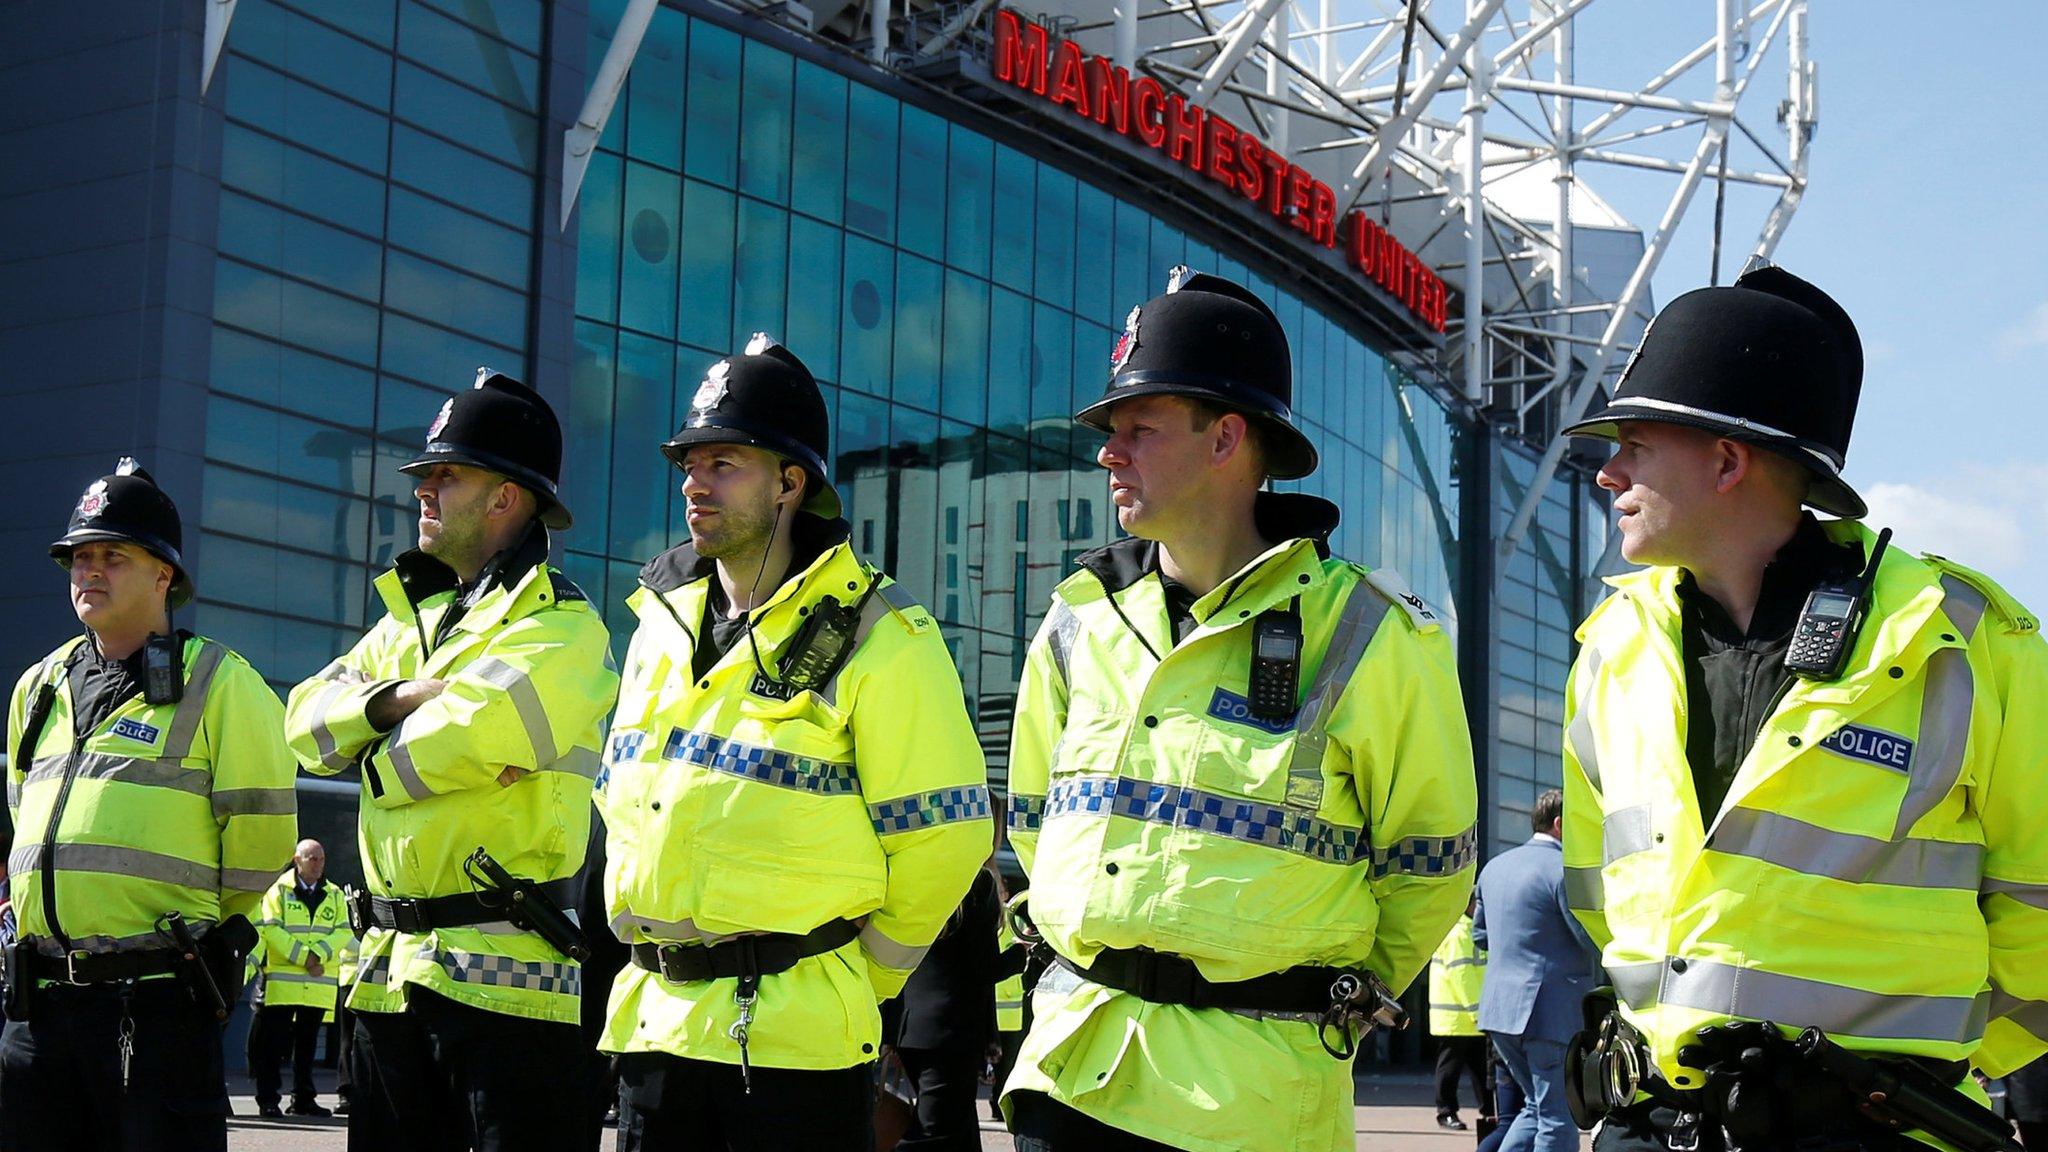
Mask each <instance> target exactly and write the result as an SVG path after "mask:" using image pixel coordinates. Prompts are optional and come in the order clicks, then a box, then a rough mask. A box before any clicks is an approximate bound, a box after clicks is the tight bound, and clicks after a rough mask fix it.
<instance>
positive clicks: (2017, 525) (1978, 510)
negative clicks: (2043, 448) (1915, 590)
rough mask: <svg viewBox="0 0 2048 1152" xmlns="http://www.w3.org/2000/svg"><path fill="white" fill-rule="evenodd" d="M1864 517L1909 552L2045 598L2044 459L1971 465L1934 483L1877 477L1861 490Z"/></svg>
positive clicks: (2044, 601)
mask: <svg viewBox="0 0 2048 1152" xmlns="http://www.w3.org/2000/svg"><path fill="white" fill-rule="evenodd" d="M1862 491H1863V495H1864V499H1865V501H1866V502H1867V503H1868V504H1869V505H1870V516H1869V518H1868V520H1867V521H1865V522H1866V523H1868V524H1869V525H1870V526H1871V527H1873V528H1886V527H1888V528H1890V529H1892V531H1893V532H1894V533H1895V534H1896V538H1897V539H1896V542H1897V543H1898V544H1899V545H1900V546H1903V547H1905V548H1907V549H1910V550H1911V551H1913V552H1916V553H1917V552H1933V553H1936V554H1938V555H1941V556H1947V557H1949V558H1951V559H1953V560H1955V561H1956V562H1957V563H1959V564H1966V565H1968V566H1970V567H1972V568H1975V569H1977V570H1978V571H1980V572H1983V573H1985V574H1986V575H1988V576H1990V577H1991V578H1992V579H1993V580H1996V581H1998V582H1999V583H2000V584H2002V585H2004V586H2005V588H2006V590H2007V591H2009V592H2011V593H2012V594H2013V595H2014V596H2017V597H2018V598H2019V599H2020V601H2021V602H2022V603H2025V604H2027V605H2028V606H2030V607H2034V608H2036V609H2037V610H2038V609H2039V608H2040V607H2041V606H2042V605H2048V502H2044V501H2043V499H2042V493H2044V492H2048V464H2033V463H2026V464H2022V463H2017V462H2014V463H2009V464H2005V465H2002V466H1998V465H1986V464H1979V465H1971V466H1968V467H1965V468H1960V469H1957V470H1956V471H1955V472H1954V473H1952V474H1950V475H1947V476H1944V477H1943V478H1942V479H1941V480H1940V481H1939V482H1938V483H1929V482H1926V481H1917V482H1914V483H1901V482H1897V481H1880V482H1877V483H1873V484H1870V485H1868V486H1867V487H1864V488H1863V489H1862Z"/></svg>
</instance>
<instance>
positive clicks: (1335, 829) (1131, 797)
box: [1045, 776, 1368, 864]
mask: <svg viewBox="0 0 2048 1152" xmlns="http://www.w3.org/2000/svg"><path fill="white" fill-rule="evenodd" d="M1045 814H1046V818H1047V819H1051V818H1053V817H1058V816H1066V815H1073V814H1083V815H1093V816H1110V815H1114V816H1128V817H1130V818H1131V819H1133V820H1150V821H1152V822H1154V823H1157V824H1167V825H1171V826H1173V827H1176V828H1192V829H1194V830H1195V831H1197V832H1207V833H1209V834H1210V835H1213V836H1226V837H1229V838H1230V839H1232V840H1243V841H1246V842H1247V843H1251V844H1264V845H1266V846H1267V847H1269V848H1279V849H1281V850H1283V851H1287V852H1295V853H1299V854H1301V855H1303V856H1308V857H1311V858H1313V859H1316V860H1323V861H1327V862H1329V863H1332V864H1357V863H1361V862H1363V861H1364V860H1365V859H1366V856H1367V855H1368V854H1367V853H1366V851H1365V848H1366V847H1367V845H1366V844H1365V840H1364V835H1363V833H1362V832H1361V831H1360V830H1359V829H1357V828H1343V827H1339V826H1338V825H1335V824H1331V823H1329V822H1328V821H1325V820H1319V819H1317V818H1315V817H1314V816H1309V815H1306V814H1304V813H1300V812H1291V811H1289V810H1287V809H1286V808H1282V807H1279V806H1277V805H1273V804H1261V803H1259V802H1258V801H1256V800H1240V799H1237V798H1236V797H1232V796H1218V795H1215V794H1214V793H1210V792H1201V791H1197V790H1196V789H1193V788H1182V787H1180V786H1179V785H1176V784H1153V783H1150V782H1148V781H1144V780H1132V779H1129V778H1127V777H1119V776H1074V777H1069V778H1067V779H1063V780H1056V781H1054V782H1053V786H1052V792H1051V794H1050V795H1048V796H1047V797H1046V806H1045Z"/></svg>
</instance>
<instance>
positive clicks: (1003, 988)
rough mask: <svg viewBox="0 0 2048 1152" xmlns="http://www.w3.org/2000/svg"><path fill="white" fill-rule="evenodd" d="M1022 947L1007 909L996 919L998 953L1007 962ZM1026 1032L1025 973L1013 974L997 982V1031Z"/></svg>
mask: <svg viewBox="0 0 2048 1152" xmlns="http://www.w3.org/2000/svg"><path fill="white" fill-rule="evenodd" d="M1017 947H1020V945H1019V944H1018V943H1017V930H1016V929H1015V928H1014V927H1012V926H1011V925H1010V910H1009V909H1008V908H1007V907H1006V908H1004V909H1003V913H1002V915H1000V916H998V917H996V953H997V954H998V955H1000V956H1002V957H1003V958H1004V959H1005V960H1006V961H1008V960H1009V958H1010V956H1011V949H1013V948H1017ZM1023 1030H1024V973H1022V972H1013V973H1011V974H1010V975H1008V976H1005V977H1003V978H1002V979H1001V980H998V981H996V1031H998V1032H1022V1031H1023Z"/></svg>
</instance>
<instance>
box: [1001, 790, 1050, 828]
mask: <svg viewBox="0 0 2048 1152" xmlns="http://www.w3.org/2000/svg"><path fill="white" fill-rule="evenodd" d="M1043 823H1045V797H1043V796H1026V795H1024V794H1022V793H1019V792H1012V793H1010V812H1009V824H1010V830H1011V831H1012V832H1036V831H1038V826H1039V825H1041V824H1043Z"/></svg>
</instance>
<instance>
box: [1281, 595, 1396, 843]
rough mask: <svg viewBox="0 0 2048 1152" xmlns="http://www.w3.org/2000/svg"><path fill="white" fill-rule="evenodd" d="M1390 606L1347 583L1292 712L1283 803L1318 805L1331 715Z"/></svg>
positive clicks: (1308, 808)
mask: <svg viewBox="0 0 2048 1152" xmlns="http://www.w3.org/2000/svg"><path fill="white" fill-rule="evenodd" d="M1392 608H1393V602H1392V601H1390V600H1387V599H1386V598H1385V597H1384V596H1382V595H1381V594H1380V591H1379V589H1378V588H1375V587H1373V586H1371V585H1369V584H1367V583H1366V582H1365V581H1363V580H1361V581H1359V582H1358V583H1357V584H1354V585H1352V587H1351V591H1350V592H1349V593H1347V594H1346V596H1345V600H1344V608H1343V611H1342V612H1341V613H1339V615H1338V617H1337V627H1336V629H1335V630H1334V631H1333V632H1332V633H1331V634H1330V645H1329V647H1328V648H1326V649H1324V650H1323V663H1322V666H1321V667H1319V668H1317V669H1316V678H1315V681H1314V682H1313V683H1312V684H1310V685H1309V689H1308V695H1307V697H1305V698H1304V700H1303V702H1302V705H1301V710H1300V711H1298V712H1296V713H1295V714H1294V748H1293V750H1292V752H1290V753H1289V755H1288V759H1287V806H1288V807H1289V808H1291V809H1293V810H1295V811H1297V812H1310V813H1313V812H1314V811H1316V810H1317V809H1318V808H1321V807H1322V804H1323V749H1324V747H1325V746H1326V745H1327V744H1328V743H1329V739H1330V737H1329V732H1328V725H1329V723H1330V715H1331V713H1333V712H1335V711H1336V709H1337V698H1338V697H1340V696H1342V695H1343V694H1344V689H1345V687H1346V686H1347V685H1349V684H1350V683H1351V676H1352V674H1353V673H1354V672H1357V671H1358V662H1359V661H1360V660H1363V659H1364V658H1365V649H1366V647H1367V646H1368V645H1369V644H1371V643H1372V638H1373V635H1374V634H1375V633H1377V632H1378V631H1379V626H1380V622H1381V621H1383V620H1385V619H1386V618H1387V612H1388V611H1389V610H1391V609H1392Z"/></svg>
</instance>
